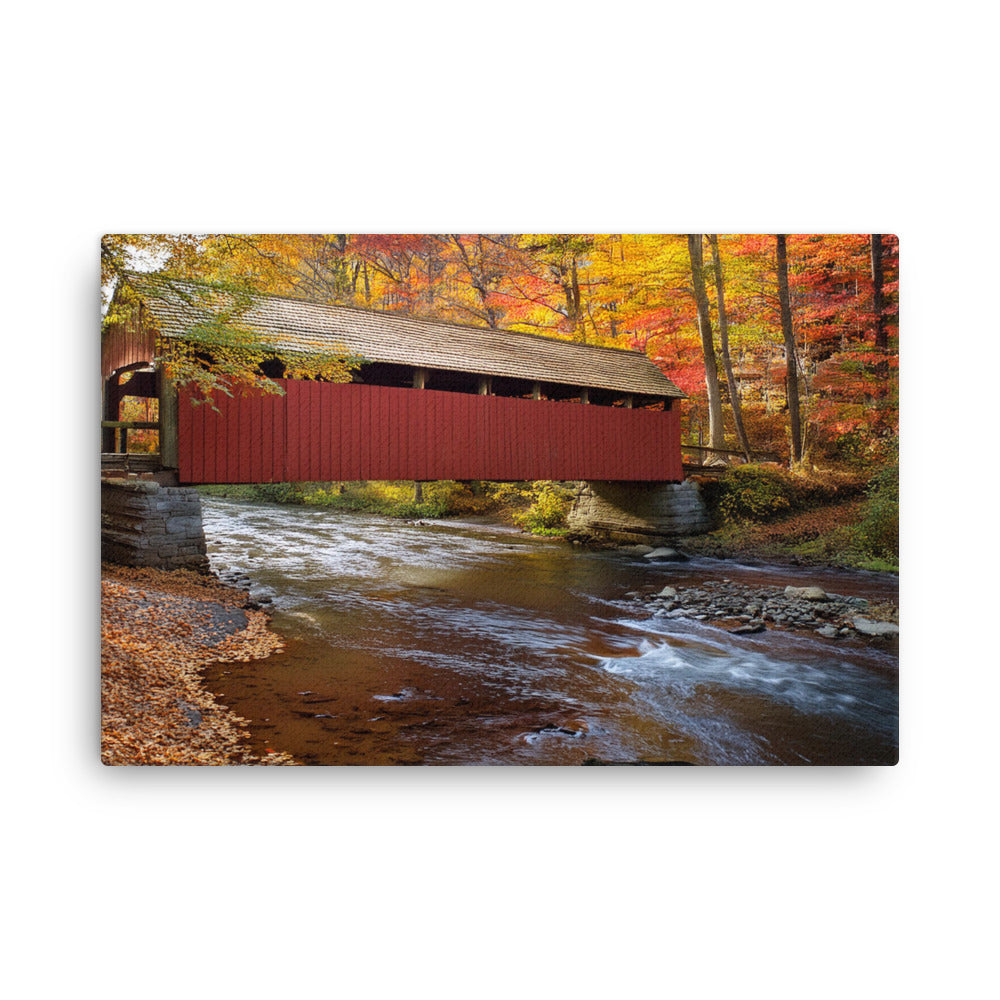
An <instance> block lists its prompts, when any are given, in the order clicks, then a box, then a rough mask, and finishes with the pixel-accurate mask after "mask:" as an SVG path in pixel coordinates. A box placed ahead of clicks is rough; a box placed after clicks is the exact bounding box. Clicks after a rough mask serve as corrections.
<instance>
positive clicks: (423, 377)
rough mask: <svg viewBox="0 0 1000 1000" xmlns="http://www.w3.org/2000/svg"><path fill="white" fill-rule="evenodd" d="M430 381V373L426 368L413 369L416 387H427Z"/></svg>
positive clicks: (414, 386) (414, 385)
mask: <svg viewBox="0 0 1000 1000" xmlns="http://www.w3.org/2000/svg"><path fill="white" fill-rule="evenodd" d="M427 381H428V373H427V369H426V368H414V369H413V388H414V389H426V388H427Z"/></svg>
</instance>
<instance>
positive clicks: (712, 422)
mask: <svg viewBox="0 0 1000 1000" xmlns="http://www.w3.org/2000/svg"><path fill="white" fill-rule="evenodd" d="M687 240H688V256H689V257H690V258H691V280H692V283H693V285H694V300H695V304H696V305H697V307H698V331H699V332H700V333H701V351H702V354H703V355H704V357H705V388H706V389H707V390H708V441H709V447H710V448H719V449H723V448H725V446H726V438H725V432H724V429H723V424H722V396H721V394H720V393H719V368H718V365H717V364H716V361H715V344H714V342H713V340H712V320H711V317H710V316H709V312H708V293H707V292H706V290H705V272H704V258H703V256H702V249H701V233H688V238H687Z"/></svg>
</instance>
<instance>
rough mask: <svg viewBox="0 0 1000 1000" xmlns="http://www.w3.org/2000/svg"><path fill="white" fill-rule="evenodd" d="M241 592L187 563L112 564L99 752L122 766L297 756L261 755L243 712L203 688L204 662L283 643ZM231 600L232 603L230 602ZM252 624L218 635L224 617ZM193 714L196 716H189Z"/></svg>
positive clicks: (264, 652) (247, 655) (106, 592)
mask: <svg viewBox="0 0 1000 1000" xmlns="http://www.w3.org/2000/svg"><path fill="white" fill-rule="evenodd" d="M247 596H248V595H247V594H246V593H245V592H244V591H238V590H233V589H231V588H228V587H224V586H223V585H222V584H220V583H219V582H218V581H216V580H213V579H211V578H207V577H201V576H198V575H197V574H194V573H190V572H188V571H184V570H175V571H172V572H164V571H157V570H151V569H131V568H126V567H117V566H114V567H113V566H105V567H103V571H102V581H101V760H102V761H103V762H104V763H105V764H112V765H121V764H126V765H127V764H133V765H150V764H152V765H227V764H261V763H266V764H292V763H294V761H293V760H292V759H291V758H289V757H288V756H287V755H285V754H282V753H280V752H274V753H269V754H268V755H267V756H266V757H264V758H261V757H257V756H256V755H255V754H253V753H252V752H251V751H250V750H249V748H248V746H247V743H246V733H245V727H246V725H247V722H246V720H244V719H240V718H239V717H237V716H236V715H234V714H233V713H231V712H230V711H229V710H228V709H227V708H226V706H225V705H223V704H220V703H219V702H218V701H217V700H216V698H215V697H214V696H213V695H212V694H211V693H209V692H208V691H206V690H205V688H204V686H203V684H202V680H201V671H202V670H203V668H204V667H205V665H206V664H208V663H211V662H214V661H218V660H227V661H228V660H240V661H247V660H251V659H256V658H260V657H264V656H268V655H271V654H272V653H274V652H276V651H278V650H280V649H281V648H282V644H281V641H280V639H279V638H278V637H277V636H275V635H274V634H273V633H271V632H270V631H269V630H268V628H267V617H266V615H265V614H264V613H263V612H259V611H246V612H243V611H242V609H241V608H240V606H241V605H242V604H244V603H245V602H246V600H247ZM227 609H228V611H227ZM234 612H235V613H237V614H239V615H242V616H243V618H245V622H246V624H245V627H244V628H242V629H240V630H239V631H236V632H231V634H229V635H226V636H224V637H223V638H221V639H220V636H219V629H218V621H219V620H220V619H221V620H225V621H232V620H233V617H232V616H233V614H234ZM192 720H195V721H192Z"/></svg>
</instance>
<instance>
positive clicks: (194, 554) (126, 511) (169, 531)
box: [101, 479, 209, 573]
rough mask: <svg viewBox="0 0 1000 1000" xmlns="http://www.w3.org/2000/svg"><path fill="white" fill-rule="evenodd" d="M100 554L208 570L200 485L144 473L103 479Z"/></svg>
mask: <svg viewBox="0 0 1000 1000" xmlns="http://www.w3.org/2000/svg"><path fill="white" fill-rule="evenodd" d="M101 559H102V561H104V562H110V563H116V564H118V565H121V566H151V567H153V568H155V569H190V570H194V571H196V572H198V573H207V572H208V571H209V566H208V556H207V554H206V550H205V532H204V528H203V527H202V521H201V500H200V498H199V497H198V493H197V491H196V490H195V489H193V488H191V487H189V486H162V485H161V484H160V483H157V482H154V481H149V480H142V479H105V480H102V482H101Z"/></svg>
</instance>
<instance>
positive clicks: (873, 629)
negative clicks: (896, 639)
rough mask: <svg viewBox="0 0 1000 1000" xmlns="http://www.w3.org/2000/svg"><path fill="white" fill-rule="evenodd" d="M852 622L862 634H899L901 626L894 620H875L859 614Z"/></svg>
mask: <svg viewBox="0 0 1000 1000" xmlns="http://www.w3.org/2000/svg"><path fill="white" fill-rule="evenodd" d="M851 624H852V625H853V626H854V628H855V630H856V631H858V632H860V633H861V634H862V635H884V636H894V635H899V626H898V625H894V624H893V623H892V622H873V621H872V620H871V619H870V618H862V617H861V616H860V615H858V616H857V617H856V618H854V619H853V620H852V622H851Z"/></svg>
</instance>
